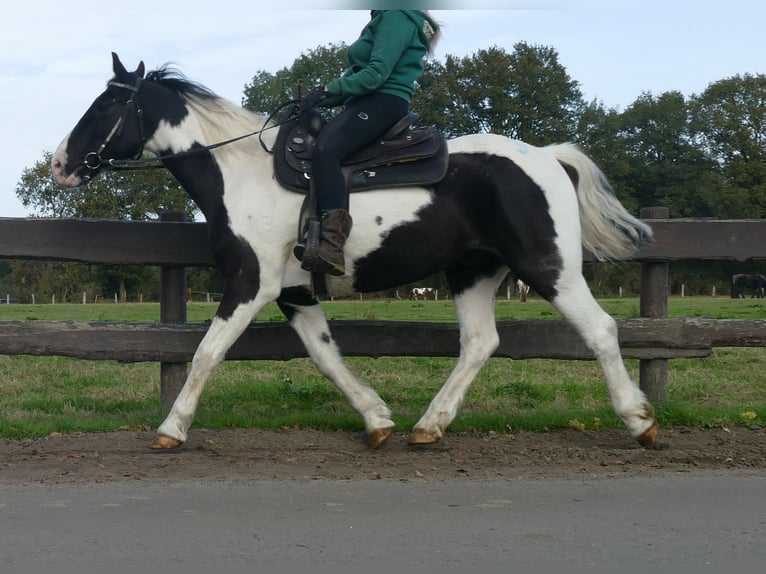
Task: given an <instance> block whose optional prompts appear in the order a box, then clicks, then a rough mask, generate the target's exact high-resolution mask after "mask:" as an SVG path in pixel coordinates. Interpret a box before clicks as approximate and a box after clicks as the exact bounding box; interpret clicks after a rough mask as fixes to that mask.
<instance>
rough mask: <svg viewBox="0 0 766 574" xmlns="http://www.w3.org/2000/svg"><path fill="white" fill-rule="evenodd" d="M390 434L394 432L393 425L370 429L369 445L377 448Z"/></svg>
mask: <svg viewBox="0 0 766 574" xmlns="http://www.w3.org/2000/svg"><path fill="white" fill-rule="evenodd" d="M392 434H394V427H393V426H390V427H385V428H382V429H376V430H374V431H372V432H371V433H370V447H372V448H378V447H379V446H380V445H382V444H383V443H384V442H386V441H387V440H388V437H390V436H391V435H392Z"/></svg>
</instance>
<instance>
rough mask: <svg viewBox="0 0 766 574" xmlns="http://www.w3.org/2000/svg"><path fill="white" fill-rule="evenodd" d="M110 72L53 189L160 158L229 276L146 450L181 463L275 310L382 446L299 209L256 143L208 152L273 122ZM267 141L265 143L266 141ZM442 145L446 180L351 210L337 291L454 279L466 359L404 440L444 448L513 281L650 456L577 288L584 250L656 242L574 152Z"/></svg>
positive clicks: (642, 407) (584, 289)
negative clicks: (229, 366) (589, 365)
mask: <svg viewBox="0 0 766 574" xmlns="http://www.w3.org/2000/svg"><path fill="white" fill-rule="evenodd" d="M112 60H113V70H114V77H113V78H112V79H111V80H110V81H109V82H108V83H107V85H106V89H105V91H104V92H103V93H102V94H101V95H99V96H98V97H97V98H96V100H95V101H94V102H93V103H92V105H91V106H90V108H88V110H87V111H86V112H85V114H84V115H83V117H82V118H81V119H80V120H79V122H78V123H77V125H76V126H75V127H74V128H73V129H72V131H71V132H70V133H69V134H68V135H67V136H66V137H65V138H64V140H63V141H62V142H61V144H60V145H59V147H58V149H57V150H56V152H55V153H54V154H53V158H52V162H51V167H52V171H53V174H54V176H55V179H56V181H57V182H58V183H59V184H61V185H63V186H79V185H82V184H84V183H87V181H88V180H89V179H90V178H91V177H94V176H96V175H97V174H98V173H99V171H100V170H102V169H108V168H109V167H110V160H122V159H130V158H137V157H139V156H140V155H141V153H142V152H143V151H144V150H146V151H149V152H152V153H154V154H157V155H159V156H160V157H161V158H162V162H163V164H164V166H165V167H166V168H167V169H169V170H170V171H171V172H172V174H173V175H174V176H175V177H176V178H177V180H178V181H179V182H180V183H181V185H183V187H184V188H185V190H186V191H187V192H188V193H189V195H190V196H191V197H192V198H193V199H194V201H195V202H196V204H197V205H198V206H199V208H200V210H201V211H202V213H203V214H204V216H205V218H206V221H207V225H208V227H209V234H210V241H211V247H212V252H213V254H214V257H215V261H216V265H217V267H218V269H219V270H220V271H221V273H222V274H223V276H224V278H225V288H224V293H223V297H222V299H221V303H220V306H219V307H218V310H217V312H216V315H215V318H214V319H213V321H212V322H211V324H210V327H209V329H208V331H207V333H206V335H205V337H204V338H203V340H202V342H201V343H200V345H199V347H198V349H197V351H196V352H195V355H194V358H193V361H192V364H191V369H190V372H189V376H188V378H187V380H186V382H185V384H184V386H183V388H182V390H181V391H180V393H179V395H178V397H177V399H176V401H175V403H174V404H173V407H172V409H171V411H170V413H169V414H168V416H167V418H166V419H165V420H164V422H163V423H162V424H161V425H160V426H159V427H158V429H157V433H156V436H155V438H154V442H153V443H152V446H153V447H154V448H174V447H178V446H179V445H181V444H182V443H183V442H184V441H186V439H187V433H188V431H189V427H190V425H191V424H192V420H193V418H194V415H195V412H196V410H197V406H198V402H199V399H200V395H201V394H202V391H203V389H204V387H205V385H206V383H207V382H208V380H209V379H210V376H211V374H212V373H213V370H214V369H215V368H216V366H217V365H218V364H219V363H220V362H221V361H222V360H223V359H224V357H225V355H226V352H227V350H228V349H229V348H230V347H231V346H232V344H234V342H235V341H236V340H237V338H238V337H239V336H240V334H241V333H242V332H243V331H244V330H245V329H246V328H247V326H248V325H249V324H250V322H251V320H252V319H253V317H254V316H255V315H256V313H258V312H259V311H260V310H261V309H263V307H264V306H265V305H266V304H268V303H270V302H272V301H276V302H277V304H278V306H279V308H280V309H281V310H282V312H283V313H284V314H285V316H286V318H287V319H288V320H289V322H290V324H291V326H292V327H293V328H294V329H295V331H296V332H297V334H298V335H299V337H300V338H301V340H302V341H303V343H304V344H305V346H306V349H307V350H308V353H309V355H310V356H311V358H312V359H313V360H314V362H315V363H316V365H317V367H318V368H319V370H320V371H321V372H322V373H323V374H324V375H326V376H327V377H328V378H329V379H331V380H332V382H333V383H334V384H335V385H336V386H337V388H338V389H339V390H340V391H341V392H342V393H343V394H344V395H345V396H346V398H347V399H348V400H349V401H350V403H351V404H352V405H353V407H354V408H355V409H356V410H357V411H358V412H359V414H360V415H361V417H362V419H363V420H364V425H365V428H366V431H367V433H368V437H369V441H370V445H371V446H372V447H378V446H379V445H381V444H382V443H383V442H384V441H385V440H386V439H387V438H388V437H389V436H390V435H391V434H392V432H393V430H394V422H393V420H392V415H391V412H390V410H389V408H388V406H387V405H386V403H385V402H384V401H383V400H382V399H381V398H380V396H378V394H377V393H376V392H375V391H374V390H373V389H372V388H371V387H370V386H369V385H367V384H365V383H364V382H362V381H360V380H359V379H358V378H357V377H356V376H355V375H353V374H352V373H351V371H350V370H349V369H348V368H347V366H346V364H345V362H344V361H343V358H342V356H341V353H340V351H339V349H338V346H337V345H336V343H335V341H334V340H333V338H332V336H331V333H330V329H329V326H328V323H327V320H326V318H325V315H324V313H323V312H322V309H321V307H320V304H319V301H318V300H317V298H316V296H315V293H314V291H313V289H312V283H311V275H310V274H309V273H308V272H305V271H303V270H302V269H301V268H300V263H299V262H298V260H297V259H296V258H295V257H294V255H293V247H294V246H295V244H296V235H297V233H296V221H297V217H298V213H299V211H300V208H301V204H302V202H303V196H302V195H300V194H298V193H294V192H291V191H288V190H286V189H284V188H283V187H282V186H280V184H279V183H278V182H277V181H276V180H275V177H274V170H273V162H272V159H273V158H272V156H271V155H270V154H269V153H268V152H267V151H265V150H264V149H263V148H262V147H261V145H260V143H259V142H258V141H257V138H244V139H240V140H238V141H236V142H235V143H231V144H228V145H224V146H215V147H208V146H212V145H213V144H216V143H218V142H220V141H221V140H227V139H229V138H233V137H235V136H238V135H241V134H243V133H248V132H251V131H253V130H256V131H257V130H259V129H261V128H262V127H264V125H265V124H266V119H265V118H264V117H262V116H260V115H257V114H253V113H251V112H248V111H246V110H244V109H242V108H241V107H239V106H237V105H235V104H233V103H231V102H228V101H225V100H223V99H221V98H219V97H216V96H215V95H213V94H212V93H211V92H210V91H209V90H207V89H205V88H204V87H202V86H200V85H199V84H195V83H192V82H189V81H188V80H186V79H185V78H184V77H183V76H182V75H180V74H179V73H177V72H175V71H173V70H171V69H167V68H163V69H159V70H157V71H154V72H151V73H149V74H148V75H146V77H144V66H143V62H142V63H140V64H139V66H138V67H137V69H136V70H135V71H133V72H129V71H128V70H126V68H125V67H124V66H123V65H122V63H121V62H120V60H119V58H118V57H117V56H116V55H115V54H113V55H112ZM274 131H275V130H272V131H269V132H267V134H266V137H267V138H271V141H273V138H274V137H275V135H274V133H273V132H274ZM448 145H449V153H450V156H449V169H448V171H447V174H446V177H445V178H444V179H443V181H441V182H440V183H438V184H436V185H433V186H430V187H404V188H396V189H388V190H378V191H369V192H365V193H357V194H352V196H351V200H350V211H351V213H352V215H353V219H354V226H353V229H352V231H351V234H350V236H349V238H348V243H347V245H346V251H345V255H346V270H347V271H346V272H347V275H346V276H345V277H338V278H332V279H330V281H332V285H331V288H332V292H333V293H334V294H338V293H340V292H341V291H342V290H343V289H345V291H346V292H348V293H349V294H350V293H352V292H376V291H385V290H387V289H391V288H395V287H396V286H398V285H403V284H406V283H411V282H415V281H418V280H422V279H424V278H426V277H429V276H431V275H433V274H434V273H436V272H438V271H440V270H443V271H444V272H445V276H446V279H447V282H448V285H449V288H450V291H451V292H452V294H453V296H454V301H455V308H456V314H457V319H458V321H459V326H460V356H459V358H458V360H457V364H456V366H455V368H454V370H453V371H452V373H451V374H450V376H449V377H448V379H447V381H446V382H445V383H444V385H443V387H442V388H441V390H440V391H439V392H438V394H437V395H436V396H435V397H434V399H433V400H432V402H431V404H430V405H429V407H428V409H427V410H426V412H425V413H424V414H423V416H422V418H420V420H419V421H418V422H417V423H416V424H415V427H414V429H413V430H412V433H411V435H410V442H411V443H413V444H427V443H433V442H436V441H438V440H439V439H440V438H441V437H442V436H443V434H444V432H445V429H446V428H447V427H448V426H449V424H450V423H451V422H452V420H453V419H454V418H455V416H456V414H457V412H458V408H459V407H460V405H461V403H462V401H463V398H464V396H465V394H466V391H467V390H468V388H469V386H470V384H471V382H472V381H473V380H474V377H475V376H476V374H477V373H478V371H479V370H480V369H481V368H482V366H483V365H484V364H485V362H486V361H487V359H489V357H490V356H491V355H492V354H493V352H494V351H495V349H496V348H497V346H498V343H499V338H498V333H497V329H496V327H495V317H494V296H495V293H496V291H497V289H498V287H499V286H500V284H501V282H502V281H503V280H504V278H505V276H506V274H507V273H508V272H509V270H511V269H512V270H513V272H514V273H515V275H516V276H518V277H520V278H522V279H523V281H524V282H525V283H527V284H528V285H531V286H532V288H533V289H534V290H535V291H536V292H537V293H538V294H539V295H540V296H541V297H543V298H544V299H546V300H547V301H549V302H550V303H551V304H553V306H554V307H555V308H556V309H558V310H559V312H561V314H562V315H563V316H564V317H565V318H566V319H567V320H568V321H569V322H571V323H572V325H574V327H575V328H576V329H577V331H578V332H579V333H580V335H581V336H582V337H583V339H584V341H585V342H586V343H587V345H588V347H589V348H590V349H591V350H592V351H593V352H594V354H595V356H596V357H597V358H598V360H599V361H600V363H601V366H602V368H603V372H604V375H605V378H606V384H607V387H608V389H609V392H610V396H611V400H612V405H613V407H614V409H615V412H616V413H617V414H618V415H619V416H620V418H621V419H622V421H623V422H624V424H625V426H626V428H627V430H628V432H629V433H630V435H631V436H632V437H634V438H635V439H636V440H638V441H639V442H640V443H641V444H644V445H648V444H651V443H654V442H655V441H656V438H657V434H658V426H657V423H656V421H655V418H654V412H653V409H652V407H651V405H650V404H649V402H648V401H647V399H646V397H645V395H644V394H643V393H642V392H641V390H640V388H639V387H638V385H637V384H636V383H635V382H634V381H633V380H631V378H630V376H629V374H628V372H627V370H626V368H625V366H624V362H623V359H622V356H621V353H620V347H619V345H618V339H617V328H616V324H615V321H614V320H613V319H612V318H611V317H610V316H609V315H608V314H607V313H606V312H605V311H603V310H602V309H601V307H600V306H599V305H598V303H597V302H596V301H595V299H594V298H593V296H592V295H591V293H590V290H589V289H588V285H587V284H586V282H585V279H584V277H583V275H582V273H581V268H582V246H583V245H584V246H585V247H587V248H588V249H589V250H590V251H591V252H592V253H594V254H595V255H596V256H597V257H599V258H601V259H612V258H615V259H616V258H621V257H626V256H628V255H629V254H631V253H632V252H634V251H635V250H636V248H637V247H638V246H640V245H641V244H642V243H644V242H647V241H650V240H651V237H652V232H651V229H650V228H649V227H648V226H647V225H646V224H644V223H643V222H641V221H640V220H638V219H636V218H635V217H633V216H632V215H630V214H629V213H628V212H627V211H626V210H625V209H624V207H623V206H622V205H621V204H620V203H619V201H618V200H617V199H616V198H615V196H614V195H613V193H612V191H611V188H610V187H609V184H608V183H607V181H606V179H605V177H604V175H603V174H602V172H601V171H600V170H599V169H598V168H597V166H596V165H595V164H594V163H593V162H592V161H591V160H590V159H589V158H588V157H587V156H586V155H585V154H583V153H582V152H581V151H579V150H578V148H577V147H575V146H574V145H571V144H560V145H551V146H547V147H542V148H538V147H533V146H531V145H528V144H526V143H523V142H520V141H514V140H511V139H508V138H506V137H502V136H499V135H489V134H482V135H469V136H465V137H459V138H456V139H453V140H451V141H449V143H448ZM190 151H191V152H192V153H188V152H190ZM195 151H196V153H194V152H195ZM112 165H114V164H112ZM578 214H579V217H578Z"/></svg>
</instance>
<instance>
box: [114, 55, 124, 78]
mask: <svg viewBox="0 0 766 574" xmlns="http://www.w3.org/2000/svg"><path fill="white" fill-rule="evenodd" d="M112 68H113V69H114V75H115V77H117V78H124V77H125V76H126V75H127V73H128V71H127V70H126V69H125V66H123V65H122V62H120V57H119V56H118V55H117V54H115V53H114V52H112Z"/></svg>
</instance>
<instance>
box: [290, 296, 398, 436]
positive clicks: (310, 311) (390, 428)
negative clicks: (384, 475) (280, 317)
mask: <svg viewBox="0 0 766 574" xmlns="http://www.w3.org/2000/svg"><path fill="white" fill-rule="evenodd" d="M277 304H278V305H279V308H280V309H281V310H282V312H283V313H284V314H285V317H287V319H288V321H290V326H292V328H293V329H294V330H295V332H296V333H297V334H298V336H299V337H300V339H301V341H302V342H303V345H304V346H305V347H306V351H307V352H308V354H309V357H311V359H312V360H313V361H314V364H316V366H317V368H318V369H319V371H320V372H321V373H322V374H323V375H325V376H326V377H327V378H328V379H330V380H331V381H332V382H333V383H334V384H335V386H336V387H337V388H338V390H339V391H340V392H341V393H342V394H343V396H344V397H346V399H347V400H348V401H349V403H351V406H352V407H354V409H355V410H356V411H357V412H358V413H359V414H360V415H361V416H362V418H363V419H364V428H365V430H366V431H367V436H368V437H369V442H370V446H371V447H372V448H378V447H379V446H380V445H382V444H383V443H384V442H385V441H386V439H388V437H390V436H391V434H393V432H394V422H393V421H392V420H391V411H390V409H389V408H388V405H386V403H385V402H384V401H383V399H381V398H380V396H379V395H378V393H376V392H375V390H374V389H373V388H371V387H370V386H368V385H366V384H365V383H363V382H361V381H360V380H359V379H357V378H356V377H355V376H354V375H353V373H351V371H350V370H349V369H348V367H347V366H346V364H345V363H344V362H343V357H342V356H341V354H340V351H339V350H338V346H337V345H336V343H335V341H334V340H333V338H332V335H331V333H330V326H329V325H328V323H327V318H326V317H325V315H324V312H323V311H322V309H321V307H320V306H319V302H318V301H317V300H316V298H314V296H313V295H312V294H311V293H310V292H309V290H308V289H307V288H305V287H291V288H289V289H284V290H283V291H282V293H281V294H280V296H279V298H278V299H277Z"/></svg>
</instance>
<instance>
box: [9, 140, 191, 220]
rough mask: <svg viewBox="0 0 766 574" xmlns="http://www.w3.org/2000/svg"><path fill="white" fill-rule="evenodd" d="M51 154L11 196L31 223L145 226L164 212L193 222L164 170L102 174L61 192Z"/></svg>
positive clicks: (181, 195)
mask: <svg viewBox="0 0 766 574" xmlns="http://www.w3.org/2000/svg"><path fill="white" fill-rule="evenodd" d="M50 160H51V154H50V153H45V154H44V156H43V159H42V160H40V161H38V162H37V163H35V165H34V166H33V167H31V168H28V169H25V170H24V171H23V172H22V174H21V181H20V183H19V184H18V185H17V186H16V196H17V197H18V198H19V200H20V201H21V203H22V205H23V206H24V207H27V208H30V209H31V210H32V215H33V216H35V217H75V218H80V217H94V218H109V219H129V220H133V221H146V220H151V219H158V218H159V216H160V214H161V213H162V212H164V211H168V210H181V211H184V212H185V213H186V214H187V216H188V217H189V218H193V217H194V214H195V213H196V211H197V208H196V206H195V205H194V203H193V202H192V200H191V199H190V198H189V196H188V195H187V194H186V192H185V191H184V190H183V189H182V188H181V186H180V185H179V184H178V182H177V181H176V180H175V178H173V176H172V175H170V172H168V171H167V170H165V169H151V170H140V171H118V172H104V173H102V174H101V175H99V177H97V178H95V179H93V180H92V181H91V182H90V183H89V184H88V185H84V186H81V187H77V188H68V189H66V190H64V189H62V188H61V187H60V186H58V185H57V184H56V183H55V182H54V181H53V177H52V174H51V169H50Z"/></svg>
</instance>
